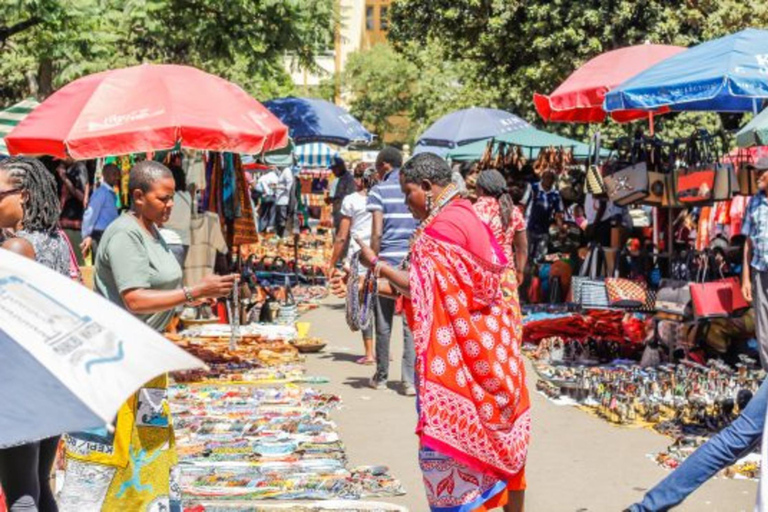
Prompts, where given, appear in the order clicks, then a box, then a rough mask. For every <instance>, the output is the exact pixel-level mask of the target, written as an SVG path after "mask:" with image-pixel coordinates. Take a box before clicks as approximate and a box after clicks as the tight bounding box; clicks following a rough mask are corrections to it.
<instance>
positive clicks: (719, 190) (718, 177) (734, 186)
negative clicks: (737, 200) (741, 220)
mask: <svg viewBox="0 0 768 512" xmlns="http://www.w3.org/2000/svg"><path fill="white" fill-rule="evenodd" d="M739 189H740V186H739V180H738V179H737V178H736V168H735V167H734V166H733V165H731V164H717V165H716V166H715V187H714V192H713V196H714V200H715V201H730V200H731V198H733V196H735V195H736V194H738V193H739Z"/></svg>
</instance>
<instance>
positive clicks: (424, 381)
mask: <svg viewBox="0 0 768 512" xmlns="http://www.w3.org/2000/svg"><path fill="white" fill-rule="evenodd" d="M463 203H464V201H456V202H454V203H453V204H451V205H449V206H448V207H446V208H445V210H443V212H442V213H440V214H439V215H438V216H437V218H436V219H435V221H434V222H433V224H432V225H431V226H430V227H427V229H425V230H424V233H423V234H422V235H421V236H420V237H419V239H418V240H417V241H416V242H415V243H414V245H413V247H412V249H411V268H410V290H411V300H410V301H409V303H408V304H407V307H406V313H407V314H408V322H409V325H410V327H411V330H412V331H413V335H414V341H415V345H416V368H417V371H418V378H419V381H418V382H419V423H418V427H417V434H418V435H419V437H420V440H421V442H422V443H423V444H424V445H426V446H428V447H430V448H432V449H434V450H436V451H439V452H441V453H444V454H446V455H448V456H450V457H452V458H454V459H456V460H458V461H460V462H462V463H464V464H466V465H468V466H470V467H473V468H476V469H478V470H481V471H483V472H486V473H489V474H494V475H497V476H500V477H511V476H514V475H515V474H517V473H518V472H520V470H521V469H523V467H524V466H525V460H526V455H527V450H528V439H529V436H530V416H529V411H528V409H529V401H528V392H527V389H526V386H525V369H524V366H523V361H522V356H521V353H520V343H521V336H522V326H520V325H519V322H515V321H514V320H513V318H514V316H513V315H512V311H511V308H510V306H509V304H508V303H507V302H505V301H504V300H503V298H502V295H501V288H500V283H501V280H502V277H503V273H504V271H505V265H506V258H505V257H504V254H503V251H502V250H501V248H500V247H499V245H498V244H497V243H496V242H495V240H494V239H493V235H492V233H490V231H489V229H488V228H487V227H486V226H485V225H484V224H483V223H482V222H481V221H480V219H479V218H478V217H477V215H476V214H475V212H474V211H473V210H472V208H471V206H468V205H465V204H463ZM443 216H445V217H444V218H443V219H441V217H443ZM457 216H458V217H460V218H461V220H462V222H460V223H457V222H450V220H455V219H456V218H457ZM446 220H449V221H448V222H445V221H446ZM451 226H453V228H455V229H457V230H460V231H461V233H456V232H451V229H450V228H451ZM472 237H486V238H485V239H483V240H480V242H479V243H478V242H477V240H475V241H474V243H472ZM455 242H458V243H455ZM465 242H468V243H465ZM483 248H485V249H483ZM468 249H474V250H476V251H477V250H485V251H486V254H484V255H481V254H475V253H473V252H471V251H470V250H468Z"/></svg>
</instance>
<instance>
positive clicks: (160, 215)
mask: <svg viewBox="0 0 768 512" xmlns="http://www.w3.org/2000/svg"><path fill="white" fill-rule="evenodd" d="M175 189H176V186H175V182H174V179H173V174H171V171H170V170H169V169H168V168H167V167H165V166H164V165H162V164H161V163H159V162H154V161H149V160H148V161H144V162H140V163H138V164H136V165H135V166H134V167H133V168H132V169H131V172H130V178H129V193H130V195H131V198H132V209H131V211H130V212H128V213H125V214H123V215H122V216H121V217H120V218H119V219H117V220H116V221H115V222H113V223H112V224H111V225H110V226H109V227H108V228H107V230H106V231H105V233H104V235H103V237H102V239H101V248H100V250H99V252H98V254H97V257H96V271H95V289H96V291H97V292H98V293H99V294H101V295H102V296H104V297H106V298H108V299H109V300H110V301H111V302H113V303H115V304H117V305H119V306H121V307H123V308H125V309H126V310H128V311H129V312H131V313H133V314H134V315H136V316H137V317H138V318H139V319H141V320H142V321H144V322H145V323H146V324H147V325H149V326H150V327H152V328H153V329H155V330H157V331H159V332H163V331H164V330H165V328H166V326H167V325H168V323H169V322H170V320H171V318H172V317H173V314H174V310H175V309H176V308H177V307H179V306H182V305H184V304H187V303H192V302H196V301H200V300H203V299H213V298H219V297H225V296H227V295H229V294H230V293H231V291H232V289H233V286H234V283H235V276H234V275H229V276H216V275H211V276H207V277H205V278H203V279H202V281H201V282H200V283H199V284H197V285H195V286H192V287H185V286H182V272H181V267H180V266H179V264H178V262H177V260H176V258H175V257H174V254H173V252H172V251H171V250H170V249H169V247H168V245H167V244H166V243H165V241H164V240H163V238H162V236H161V235H160V233H159V231H158V225H162V224H163V223H165V222H166V221H167V220H168V218H169V216H170V214H171V209H172V208H173V198H174V192H175ZM167 385H168V377H167V375H162V376H160V377H157V378H155V379H153V380H152V381H150V382H149V383H147V384H146V385H145V386H144V387H143V388H141V389H140V390H139V391H138V392H137V393H136V394H134V395H133V396H132V397H131V398H129V399H128V401H127V402H126V403H125V404H124V405H123V407H122V408H121V409H120V411H119V412H118V416H117V425H116V428H115V432H114V434H109V433H107V432H106V431H103V432H97V433H94V432H88V433H80V434H74V435H72V436H70V441H68V443H67V447H68V451H67V458H68V467H67V474H66V479H65V486H64V489H63V490H62V493H61V503H62V504H68V505H69V508H71V509H73V510H75V509H78V506H81V508H79V509H80V510H83V509H85V508H87V509H88V510H98V509H101V510H104V511H112V510H149V509H150V505H152V507H160V506H164V507H165V510H168V509H169V508H170V504H169V500H170V498H169V493H170V487H171V477H170V476H171V468H172V467H173V466H174V465H175V464H176V453H175V449H174V446H175V443H174V437H173V429H172V426H171V421H170V413H169V409H168V404H167V400H166V389H167ZM78 439H83V440H87V441H88V442H87V443H82V442H81V443H78ZM84 446H85V448H84ZM75 448H76V449H75ZM91 464H93V465H94V467H93V472H94V474H96V472H98V474H99V475H107V477H106V478H99V479H90V478H89V479H88V481H86V476H87V475H89V470H88V469H87V466H89V465H91ZM105 467H109V468H110V471H108V472H107V473H105V469H104V468H105ZM84 494H87V495H88V496H87V497H86V496H84ZM102 497H103V498H102ZM84 499H86V500H87V502H84V501H83V500H84ZM94 500H95V501H97V502H98V503H94ZM85 503H87V504H88V507H85V506H84V504H85Z"/></svg>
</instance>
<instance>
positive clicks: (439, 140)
mask: <svg viewBox="0 0 768 512" xmlns="http://www.w3.org/2000/svg"><path fill="white" fill-rule="evenodd" d="M530 126H531V125H530V124H528V123H527V122H526V121H524V120H522V119H520V118H519V117H517V116H516V115H514V114H510V113H509V112H505V111H504V110H497V109H493V108H479V107H472V108H467V109H464V110H457V111H456V112H451V113H450V114H448V115H445V116H443V117H441V118H440V119H438V120H437V121H435V123H434V124H432V126H430V127H429V128H427V130H426V131H425V132H424V133H422V134H421V136H420V137H419V140H418V142H417V143H416V144H417V146H418V145H422V146H442V147H446V148H455V147H457V146H461V145H463V144H469V143H471V142H474V141H476V140H482V139H487V138H489V137H497V136H499V135H503V134H505V133H511V132H514V131H516V130H522V129H524V128H529V127H530Z"/></svg>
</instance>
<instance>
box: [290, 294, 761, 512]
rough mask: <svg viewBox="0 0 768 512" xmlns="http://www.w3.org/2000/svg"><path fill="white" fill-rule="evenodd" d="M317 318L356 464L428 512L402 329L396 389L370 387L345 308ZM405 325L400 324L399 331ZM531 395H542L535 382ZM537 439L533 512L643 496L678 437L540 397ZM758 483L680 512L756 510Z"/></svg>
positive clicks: (329, 305)
mask: <svg viewBox="0 0 768 512" xmlns="http://www.w3.org/2000/svg"><path fill="white" fill-rule="evenodd" d="M302 321H308V322H311V324H312V328H311V332H310V334H311V335H312V336H319V337H322V338H325V339H326V340H328V342H329V344H328V346H327V347H326V348H325V350H324V351H323V352H321V353H319V354H313V355H309V356H308V359H307V366H308V371H309V373H310V374H313V375H323V376H326V377H328V378H330V380H331V382H330V384H327V385H325V386H323V389H324V390H327V391H329V392H332V393H336V394H338V395H340V396H341V397H342V400H343V404H344V405H343V408H342V410H340V411H337V412H336V413H334V415H333V418H334V420H335V421H336V422H337V423H338V425H339V431H340V434H341V438H342V440H343V441H344V443H345V444H346V447H347V452H348V455H349V458H350V464H351V465H367V464H384V465H386V466H389V467H390V469H391V471H392V473H393V475H394V476H395V477H397V478H399V479H400V480H401V481H402V482H403V485H404V486H405V488H406V490H407V491H408V494H407V495H406V496H402V497H398V498H386V499H381V500H379V501H386V502H389V503H394V504H398V505H403V506H406V507H408V508H409V509H410V510H412V511H414V512H417V511H418V512H421V511H428V510H429V509H428V507H427V503H426V500H425V497H424V491H423V488H422V483H421V474H420V472H419V467H418V462H417V458H416V451H417V444H418V443H417V438H416V436H415V435H414V433H413V431H414V426H415V424H416V411H415V404H414V399H413V398H409V397H405V396H402V395H401V394H399V386H396V385H395V383H394V381H399V378H400V357H401V353H402V330H401V329H400V328H399V327H396V328H395V330H394V332H395V333H396V334H395V336H393V341H392V347H393V351H392V352H393V358H394V360H393V362H392V363H391V366H390V380H391V381H393V382H391V383H390V389H387V390H386V391H375V390H373V389H370V388H368V387H367V385H366V384H367V381H368V379H369V378H370V377H371V375H373V367H372V366H361V365H358V364H356V363H355V361H356V360H357V358H358V357H360V356H361V355H362V339H361V337H360V334H359V333H352V332H350V331H349V329H348V328H347V325H346V323H345V320H344V310H343V302H342V301H339V300H336V299H329V300H328V301H326V303H325V304H324V305H323V306H322V307H321V308H319V309H317V310H315V311H312V312H310V313H308V314H306V315H304V316H303V317H302ZM399 325H400V320H399V319H398V320H397V321H396V326H399ZM532 373H533V372H532V371H529V372H528V375H529V384H528V385H529V389H532V390H535V380H536V379H535V376H533V375H532ZM531 397H532V412H533V433H532V444H531V447H530V452H529V457H528V466H527V470H526V476H527V479H528V491H527V496H526V511H527V512H561V511H562V512H617V511H621V510H622V509H623V508H624V507H626V506H627V505H629V504H630V503H632V502H633V501H636V500H638V499H640V498H641V497H642V494H643V492H644V491H645V490H647V489H648V488H650V487H652V486H653V485H654V484H655V483H656V482H658V481H660V480H661V479H662V478H664V477H665V476H666V475H667V474H668V472H667V471H665V470H663V469H661V468H659V467H658V466H656V464H654V463H653V462H652V461H650V460H649V459H648V458H647V457H646V454H648V453H655V452H658V451H661V450H663V449H664V448H665V447H666V446H667V445H668V444H669V439H668V438H666V437H664V436H661V435H659V434H657V433H655V432H651V431H648V430H641V429H626V428H618V427H615V426H613V425H610V424H608V423H607V422H605V421H603V420H601V419H598V418H593V417H591V416H589V415H588V414H585V413H584V412H581V411H579V410H577V409H575V408H573V407H561V406H557V405H554V404H552V403H551V402H549V401H548V400H546V399H545V398H543V397H542V396H541V395H539V394H538V393H536V392H535V391H532V392H531ZM756 489H757V486H756V483H755V482H751V481H743V480H742V481H739V480H727V479H715V480H712V481H710V482H708V483H707V484H706V485H704V486H703V487H702V488H701V489H700V490H699V491H698V492H696V493H695V494H694V495H693V496H691V498H690V499H689V500H687V501H686V503H685V504H684V505H683V506H681V507H679V508H678V509H676V510H680V511H684V512H686V511H687V512H740V511H745V512H746V511H751V510H753V507H754V503H755V492H756Z"/></svg>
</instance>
